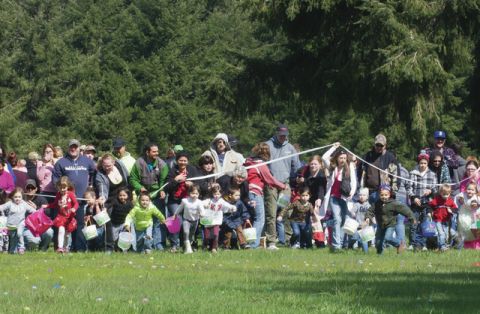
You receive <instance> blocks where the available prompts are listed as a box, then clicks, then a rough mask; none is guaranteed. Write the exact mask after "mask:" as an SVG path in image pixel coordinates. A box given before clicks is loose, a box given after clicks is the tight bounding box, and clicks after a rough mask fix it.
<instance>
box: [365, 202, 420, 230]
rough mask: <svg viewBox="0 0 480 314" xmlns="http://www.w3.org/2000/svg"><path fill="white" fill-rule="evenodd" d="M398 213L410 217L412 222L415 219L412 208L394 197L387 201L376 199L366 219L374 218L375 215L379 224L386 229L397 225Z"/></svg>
mask: <svg viewBox="0 0 480 314" xmlns="http://www.w3.org/2000/svg"><path fill="white" fill-rule="evenodd" d="M398 214H402V215H404V216H406V217H408V219H409V220H410V222H412V223H413V221H414V220H415V217H414V216H413V213H412V211H411V210H410V208H408V206H406V205H404V204H402V203H400V202H399V201H396V200H394V199H390V200H388V201H387V202H386V203H383V202H382V201H381V200H378V201H376V202H375V204H373V205H372V206H371V207H370V208H369V209H368V211H367V214H366V215H365V219H367V218H369V219H370V220H372V218H373V217H375V219H376V220H377V225H378V226H380V227H381V228H382V229H386V228H388V227H395V225H396V224H397V215H398Z"/></svg>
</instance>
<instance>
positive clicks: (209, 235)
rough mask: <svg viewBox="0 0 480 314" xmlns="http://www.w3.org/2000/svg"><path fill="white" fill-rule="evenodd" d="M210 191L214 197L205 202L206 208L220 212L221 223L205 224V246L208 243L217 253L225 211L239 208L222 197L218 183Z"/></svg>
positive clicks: (210, 248) (208, 246) (207, 245)
mask: <svg viewBox="0 0 480 314" xmlns="http://www.w3.org/2000/svg"><path fill="white" fill-rule="evenodd" d="M210 193H211V194H212V198H211V199H210V200H207V202H206V203H205V208H208V209H210V210H212V211H214V212H216V213H217V214H220V217H219V221H220V223H219V224H215V225H209V226H205V240H204V243H205V244H204V246H205V245H206V247H207V248H209V250H210V251H211V252H212V253H217V248H218V235H219V232H220V225H221V224H222V221H223V213H227V212H234V211H236V210H237V207H236V206H235V205H232V204H229V203H228V202H227V201H225V200H224V199H223V198H222V191H221V188H220V185H219V184H218V183H215V184H213V185H212V187H211V188H210ZM220 218H221V219H220Z"/></svg>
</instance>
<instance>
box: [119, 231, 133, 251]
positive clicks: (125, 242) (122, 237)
mask: <svg viewBox="0 0 480 314" xmlns="http://www.w3.org/2000/svg"><path fill="white" fill-rule="evenodd" d="M132 243H133V235H132V234H131V233H130V232H120V234H119V235H118V243H117V245H118V247H119V248H121V249H122V250H123V251H127V250H128V249H129V248H130V247H131V246H132Z"/></svg>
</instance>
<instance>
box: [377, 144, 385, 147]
mask: <svg viewBox="0 0 480 314" xmlns="http://www.w3.org/2000/svg"><path fill="white" fill-rule="evenodd" d="M383 146H385V145H383V144H375V147H383Z"/></svg>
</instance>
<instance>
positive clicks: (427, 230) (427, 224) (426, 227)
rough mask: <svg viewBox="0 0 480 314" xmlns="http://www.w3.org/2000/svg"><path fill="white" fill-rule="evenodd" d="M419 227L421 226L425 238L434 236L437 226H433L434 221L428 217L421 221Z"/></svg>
mask: <svg viewBox="0 0 480 314" xmlns="http://www.w3.org/2000/svg"><path fill="white" fill-rule="evenodd" d="M421 228H422V234H423V236H424V237H426V238H430V237H434V236H435V235H436V232H437V228H436V227H435V223H434V222H433V221H431V220H430V219H427V220H425V221H424V222H422V225H421Z"/></svg>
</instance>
